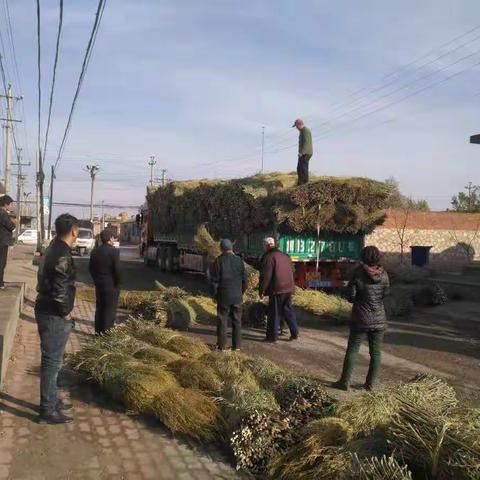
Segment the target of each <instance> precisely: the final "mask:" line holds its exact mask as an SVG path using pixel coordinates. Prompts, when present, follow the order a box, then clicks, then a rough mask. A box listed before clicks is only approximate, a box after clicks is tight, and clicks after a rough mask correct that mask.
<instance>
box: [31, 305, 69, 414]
mask: <svg viewBox="0 0 480 480" xmlns="http://www.w3.org/2000/svg"><path fill="white" fill-rule="evenodd" d="M36 319H37V325H38V334H39V335H40V348H41V351H42V363H41V367H40V411H41V413H43V414H47V415H48V414H51V413H54V412H55V410H56V408H57V378H58V372H59V371H60V369H61V368H62V363H63V354H64V352H65V347H66V345H67V341H68V337H69V336H70V332H71V331H72V328H73V327H74V322H73V321H72V320H65V319H64V318H63V317H58V316H56V315H44V314H37V315H36Z"/></svg>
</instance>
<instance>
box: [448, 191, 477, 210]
mask: <svg viewBox="0 0 480 480" xmlns="http://www.w3.org/2000/svg"><path fill="white" fill-rule="evenodd" d="M451 204H452V207H453V210H454V211H455V212H468V213H478V212H480V195H479V193H478V188H473V189H471V190H470V193H465V192H458V194H457V195H454V196H453V197H452V201H451Z"/></svg>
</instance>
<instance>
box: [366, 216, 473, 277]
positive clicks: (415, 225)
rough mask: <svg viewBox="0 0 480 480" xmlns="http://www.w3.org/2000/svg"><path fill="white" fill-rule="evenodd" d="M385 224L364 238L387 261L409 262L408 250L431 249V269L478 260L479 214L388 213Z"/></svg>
mask: <svg viewBox="0 0 480 480" xmlns="http://www.w3.org/2000/svg"><path fill="white" fill-rule="evenodd" d="M386 215H387V217H386V220H385V223H384V224H383V225H381V226H379V227H377V228H376V229H375V231H374V232H373V233H372V234H370V235H367V236H366V238H365V245H375V246H376V247H378V248H379V249H380V250H381V251H382V252H383V254H384V258H385V261H387V262H400V261H401V260H402V257H403V261H404V262H405V263H410V247H412V246H431V247H432V248H431V250H430V264H431V265H432V267H436V266H439V267H443V268H450V267H451V268H457V267H462V266H463V265H465V264H467V263H469V262H471V261H472V260H480V213H457V212H416V211H408V210H388V211H387V212H386Z"/></svg>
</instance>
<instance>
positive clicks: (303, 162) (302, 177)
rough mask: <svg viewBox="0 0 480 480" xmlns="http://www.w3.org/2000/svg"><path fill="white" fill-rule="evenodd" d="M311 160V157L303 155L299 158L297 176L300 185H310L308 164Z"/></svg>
mask: <svg viewBox="0 0 480 480" xmlns="http://www.w3.org/2000/svg"><path fill="white" fill-rule="evenodd" d="M311 158H312V156H311V155H302V156H301V157H298V164H297V175H298V184H299V185H304V184H305V183H308V162H309V161H310V159H311Z"/></svg>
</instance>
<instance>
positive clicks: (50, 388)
mask: <svg viewBox="0 0 480 480" xmlns="http://www.w3.org/2000/svg"><path fill="white" fill-rule="evenodd" d="M55 231H56V237H55V238H54V239H53V240H52V242H51V243H50V245H49V246H48V248H47V250H46V251H45V255H44V256H43V258H42V260H41V262H40V266H39V269H38V285H37V291H38V295H37V300H36V302H35V318H36V320H37V325H38V333H39V335H40V347H41V351H42V361H41V368H40V418H39V422H40V423H49V424H60V423H70V422H72V421H73V418H72V417H69V416H67V415H65V413H64V411H66V410H68V409H70V408H71V405H67V404H66V403H64V402H63V400H60V399H58V397H57V378H58V372H59V371H60V368H61V366H62V362H63V354H64V352H65V346H66V344H67V341H68V338H69V336H70V332H71V331H72V329H73V327H74V320H73V317H72V310H73V305H74V303H75V292H76V290H75V265H74V263H73V258H72V253H71V249H72V247H73V245H74V244H75V241H76V240H77V237H78V220H77V219H76V218H75V217H73V216H72V215H70V214H68V213H64V214H62V215H60V216H59V217H58V218H57V219H56V220H55Z"/></svg>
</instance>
